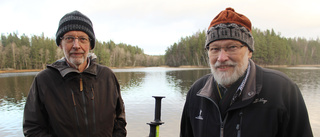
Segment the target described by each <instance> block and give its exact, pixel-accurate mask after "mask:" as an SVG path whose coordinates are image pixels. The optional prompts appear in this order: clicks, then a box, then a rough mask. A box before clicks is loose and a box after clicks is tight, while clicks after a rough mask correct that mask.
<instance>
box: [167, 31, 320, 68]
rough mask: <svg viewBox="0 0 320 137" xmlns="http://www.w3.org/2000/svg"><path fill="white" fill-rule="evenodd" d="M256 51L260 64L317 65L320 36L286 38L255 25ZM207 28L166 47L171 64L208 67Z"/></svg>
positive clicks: (169, 63)
mask: <svg viewBox="0 0 320 137" xmlns="http://www.w3.org/2000/svg"><path fill="white" fill-rule="evenodd" d="M252 35H253V37H254V48H255V50H254V52H253V57H252V60H253V61H254V62H255V63H257V64H259V65H288V66H293V65H315V64H320V39H319V38H317V39H316V40H312V39H311V40H307V39H305V38H285V37H282V36H281V34H279V33H278V34H277V33H276V32H275V31H274V30H273V29H272V30H266V31H261V30H259V29H257V28H253V30H252ZM205 40H206V31H205V30H203V31H199V32H197V33H195V34H194V35H192V36H188V37H185V38H181V39H180V41H179V42H177V43H174V44H173V45H171V46H170V47H168V48H167V50H166V52H165V63H166V65H168V66H181V65H191V66H208V57H207V55H206V51H205V49H204V45H205Z"/></svg>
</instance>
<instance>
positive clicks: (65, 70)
mask: <svg viewBox="0 0 320 137" xmlns="http://www.w3.org/2000/svg"><path fill="white" fill-rule="evenodd" d="M88 59H89V60H90V61H89V65H88V67H87V68H86V69H85V70H84V71H83V72H82V73H89V74H92V75H97V69H96V68H97V65H96V63H95V59H96V56H95V55H94V56H93V55H92V56H88ZM47 67H51V68H54V69H57V70H58V71H59V72H60V74H61V76H62V77H65V76H66V75H67V74H69V73H72V72H75V73H81V72H80V71H78V70H77V69H75V68H72V67H70V66H69V65H68V63H67V61H66V59H65V58H62V59H60V60H57V61H56V62H54V63H52V64H50V65H47Z"/></svg>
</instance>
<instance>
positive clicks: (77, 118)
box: [71, 90, 80, 131]
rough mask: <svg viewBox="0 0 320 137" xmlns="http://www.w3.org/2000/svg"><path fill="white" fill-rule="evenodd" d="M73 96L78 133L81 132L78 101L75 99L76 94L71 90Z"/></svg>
mask: <svg viewBox="0 0 320 137" xmlns="http://www.w3.org/2000/svg"><path fill="white" fill-rule="evenodd" d="M71 95H72V101H73V106H74V113H75V114H76V120H77V126H78V131H80V124H79V116H78V112H77V104H76V100H75V99H74V92H73V90H71Z"/></svg>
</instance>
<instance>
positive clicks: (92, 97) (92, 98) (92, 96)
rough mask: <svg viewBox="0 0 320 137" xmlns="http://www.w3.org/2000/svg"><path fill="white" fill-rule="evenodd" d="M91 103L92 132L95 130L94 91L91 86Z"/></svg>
mask: <svg viewBox="0 0 320 137" xmlns="http://www.w3.org/2000/svg"><path fill="white" fill-rule="evenodd" d="M91 101H92V112H93V113H92V114H93V115H92V117H93V131H95V130H96V113H95V105H94V90H93V87H92V86H91Z"/></svg>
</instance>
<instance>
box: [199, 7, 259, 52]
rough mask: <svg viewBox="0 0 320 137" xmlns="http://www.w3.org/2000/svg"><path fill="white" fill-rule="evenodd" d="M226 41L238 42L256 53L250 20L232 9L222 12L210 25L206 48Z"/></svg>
mask: <svg viewBox="0 0 320 137" xmlns="http://www.w3.org/2000/svg"><path fill="white" fill-rule="evenodd" d="M224 39H233V40H238V41H240V42H242V43H244V44H245V45H246V46H248V48H249V50H250V51H252V52H253V51H254V40H253V36H252V33H251V22H250V20H249V19H248V18H247V17H246V16H244V15H242V14H239V13H236V12H235V11H234V9H232V8H226V10H224V11H221V12H220V13H219V14H218V15H217V16H216V17H215V18H214V19H213V20H212V21H211V23H210V25H209V28H208V31H207V38H206V44H205V48H206V49H208V47H209V44H210V43H212V42H214V41H217V40H224Z"/></svg>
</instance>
